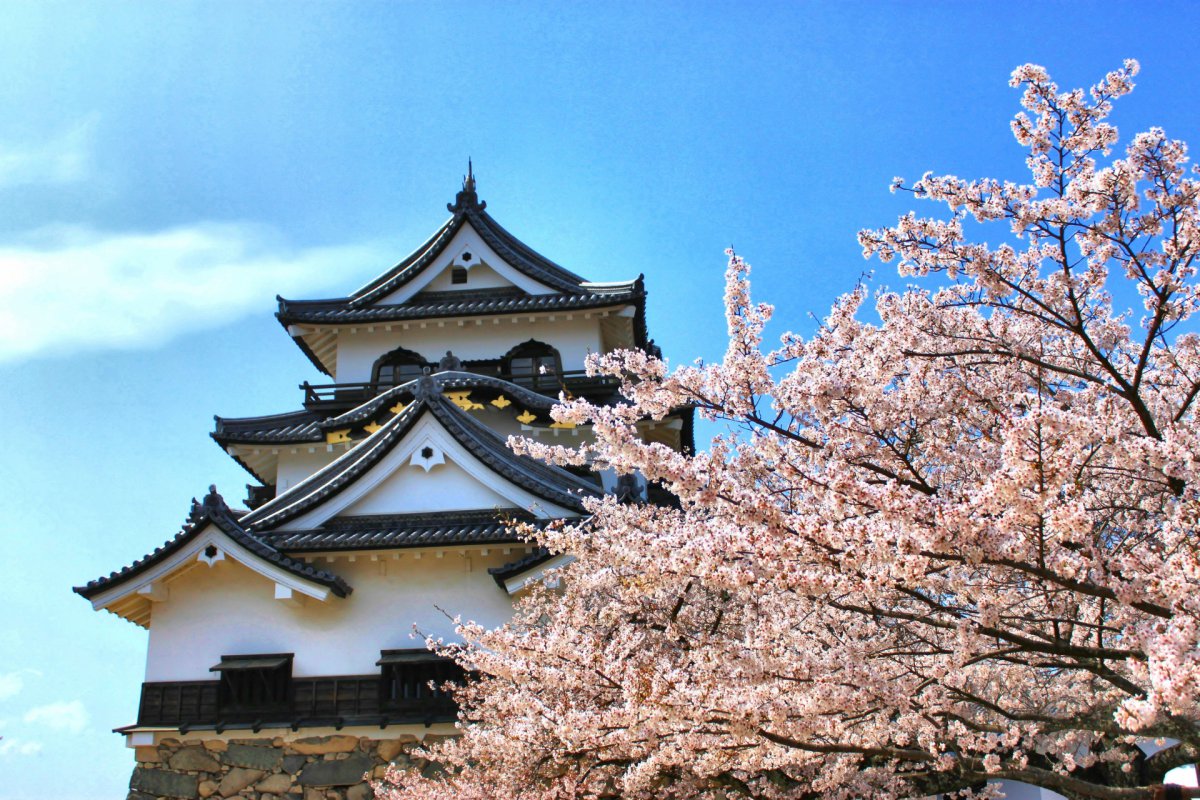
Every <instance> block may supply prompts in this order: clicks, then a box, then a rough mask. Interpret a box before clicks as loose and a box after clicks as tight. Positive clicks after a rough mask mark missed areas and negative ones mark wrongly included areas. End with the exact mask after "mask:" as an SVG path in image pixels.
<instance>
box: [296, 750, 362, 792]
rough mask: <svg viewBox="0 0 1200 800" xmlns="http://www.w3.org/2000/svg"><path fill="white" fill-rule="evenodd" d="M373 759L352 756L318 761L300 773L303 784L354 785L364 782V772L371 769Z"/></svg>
mask: <svg viewBox="0 0 1200 800" xmlns="http://www.w3.org/2000/svg"><path fill="white" fill-rule="evenodd" d="M370 769H371V759H370V758H369V757H367V756H352V757H350V758H345V759H342V760H340V761H317V762H315V763H313V764H309V765H308V766H307V767H305V768H304V769H303V770H302V771H301V773H300V783H301V785H303V786H352V785H354V784H356V783H362V781H363V773H365V772H368V771H370Z"/></svg>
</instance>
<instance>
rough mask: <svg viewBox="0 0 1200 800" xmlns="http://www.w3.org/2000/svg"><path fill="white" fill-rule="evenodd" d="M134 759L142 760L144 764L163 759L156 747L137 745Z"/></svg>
mask: <svg viewBox="0 0 1200 800" xmlns="http://www.w3.org/2000/svg"><path fill="white" fill-rule="evenodd" d="M133 759H134V760H135V761H141V762H142V763H144V764H157V763H159V762H161V761H162V757H161V756H159V754H158V750H157V749H156V748H154V747H135V748H133Z"/></svg>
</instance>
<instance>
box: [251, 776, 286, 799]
mask: <svg viewBox="0 0 1200 800" xmlns="http://www.w3.org/2000/svg"><path fill="white" fill-rule="evenodd" d="M290 788H292V776H291V775H287V774H284V773H282V772H276V773H275V774H274V775H268V776H267V777H265V778H263V779H262V780H261V781H259V782H258V783H256V784H254V791H256V792H273V793H275V794H281V793H283V792H286V791H287V790H288V789H290Z"/></svg>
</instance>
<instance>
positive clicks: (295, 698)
mask: <svg viewBox="0 0 1200 800" xmlns="http://www.w3.org/2000/svg"><path fill="white" fill-rule="evenodd" d="M449 663H453V662H449ZM385 682H386V677H385V675H384V674H380V673H376V674H373V675H332V676H324V677H319V678H292V679H291V686H290V691H289V692H288V698H287V701H286V702H283V703H280V704H278V705H277V706H275V707H271V708H254V709H241V708H237V707H224V706H222V705H221V702H220V693H219V687H220V681H164V682H150V683H143V684H142V694H141V703H140V706H139V709H138V718H137V724H138V725H139V726H144V727H167V728H179V729H180V730H218V731H220V730H224V729H226V728H230V729H240V728H247V727H251V728H255V729H257V728H261V727H289V728H292V729H299V728H309V727H337V728H340V727H343V726H347V725H379V726H381V727H386V726H388V725H400V724H414V723H416V724H426V725H429V724H433V723H435V722H452V721H454V719H455V717H456V715H457V713H458V709H457V706H456V705H455V704H454V701H453V700H452V699H451V698H450V697H449V696H448V695H447V694H446V693H445V692H443V691H436V692H435V691H433V690H429V694H428V696H425V697H416V698H413V697H408V698H402V699H400V700H398V701H397V700H389V699H388V697H389V695H390V694H392V693H391V692H390V691H389V690H388V687H387V686H386V685H385Z"/></svg>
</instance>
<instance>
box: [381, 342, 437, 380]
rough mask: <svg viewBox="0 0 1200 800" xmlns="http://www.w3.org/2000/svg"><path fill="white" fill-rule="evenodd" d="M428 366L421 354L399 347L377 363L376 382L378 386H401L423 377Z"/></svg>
mask: <svg viewBox="0 0 1200 800" xmlns="http://www.w3.org/2000/svg"><path fill="white" fill-rule="evenodd" d="M427 366H428V363H427V362H426V361H425V359H424V358H423V357H422V356H421V354H420V353H414V352H413V351H412V350H406V349H404V348H403V347H397V348H396V349H395V350H393V351H392V352H390V353H386V354H384V355H383V356H381V357H380V359H379V360H378V361H376V362H375V370H374V382H375V385H376V386H399V385H400V384H402V383H408V382H409V381H411V380H415V379H417V378H419V377H421V373H422V372H423V371H424V369H425V367H427Z"/></svg>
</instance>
